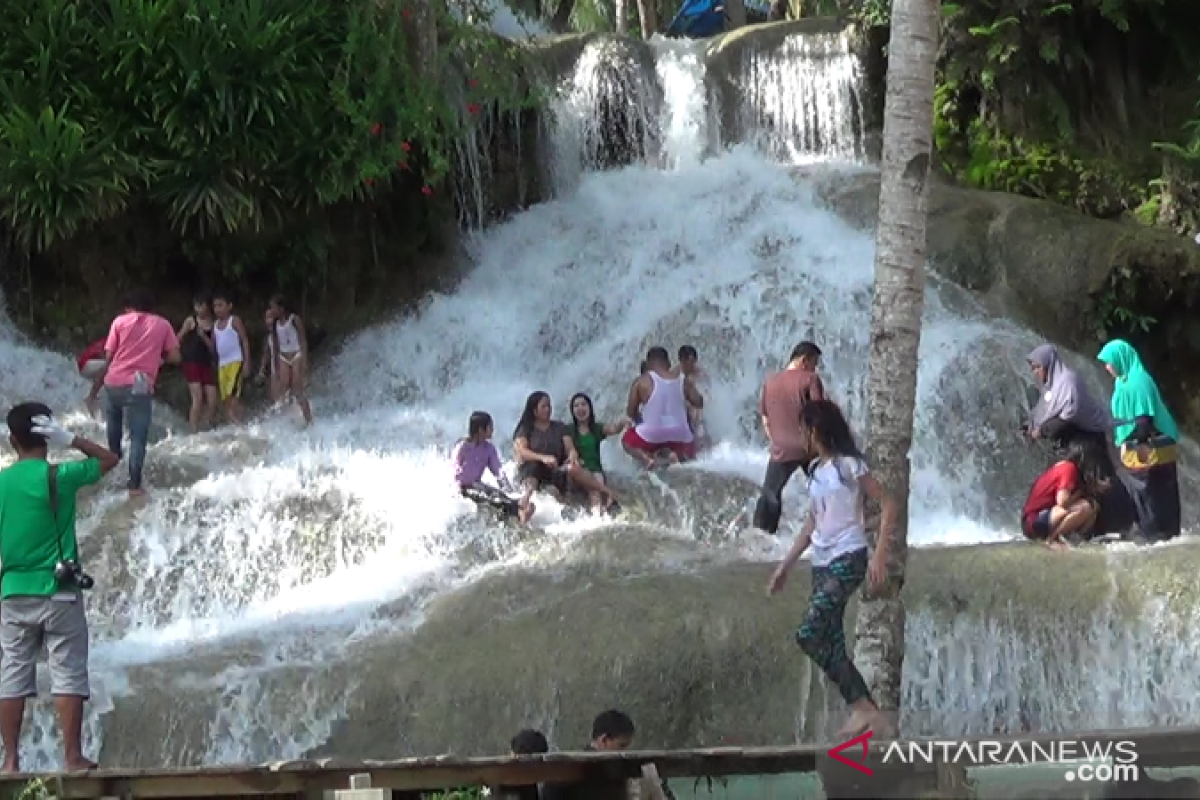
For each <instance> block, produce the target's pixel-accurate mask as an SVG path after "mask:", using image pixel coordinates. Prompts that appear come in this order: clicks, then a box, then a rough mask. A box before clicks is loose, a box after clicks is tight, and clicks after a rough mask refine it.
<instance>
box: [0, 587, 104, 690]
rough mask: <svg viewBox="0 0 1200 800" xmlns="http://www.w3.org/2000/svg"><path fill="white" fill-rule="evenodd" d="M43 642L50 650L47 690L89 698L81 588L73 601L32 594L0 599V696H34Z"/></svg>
mask: <svg viewBox="0 0 1200 800" xmlns="http://www.w3.org/2000/svg"><path fill="white" fill-rule="evenodd" d="M42 645H45V646H46V650H47V653H48V655H49V659H48V661H49V665H50V694H52V695H55V696H65V697H82V698H84V699H87V698H88V697H89V696H90V695H91V687H90V686H89V685H88V626H87V616H86V614H85V613H84V609H83V597H82V596H80V595H79V594H76V595H75V600H74V602H71V601H67V600H53V599H51V598H49V597H33V596H20V597H6V598H4V600H3V602H0V653H2V654H3V662H2V663H0V699H4V700H12V699H16V698H20V697H37V662H38V656H39V655H40V654H41V651H42Z"/></svg>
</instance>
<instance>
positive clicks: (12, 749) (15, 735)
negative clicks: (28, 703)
mask: <svg viewBox="0 0 1200 800" xmlns="http://www.w3.org/2000/svg"><path fill="white" fill-rule="evenodd" d="M24 719H25V698H24V697H11V698H8V699H5V700H0V742H3V744H4V765H3V767H0V771H3V772H20V771H21V723H22V722H23V721H24Z"/></svg>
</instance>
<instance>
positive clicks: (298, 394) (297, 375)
mask: <svg viewBox="0 0 1200 800" xmlns="http://www.w3.org/2000/svg"><path fill="white" fill-rule="evenodd" d="M307 380H308V370H307V365H305V363H304V359H303V358H301V359H297V361H296V364H295V366H293V367H292V396H293V397H295V398H296V402H297V403H298V404H299V405H300V413H302V414H303V415H304V424H305V425H312V421H313V417H312V407H311V406H310V405H309V404H308V392H307V391H306V390H305V387H306V384H307Z"/></svg>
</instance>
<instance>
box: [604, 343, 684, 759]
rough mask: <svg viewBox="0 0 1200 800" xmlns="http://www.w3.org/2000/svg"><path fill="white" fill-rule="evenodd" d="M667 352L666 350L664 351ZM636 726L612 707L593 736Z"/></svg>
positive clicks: (617, 734)
mask: <svg viewBox="0 0 1200 800" xmlns="http://www.w3.org/2000/svg"><path fill="white" fill-rule="evenodd" d="M663 352H664V353H665V352H666V351H665V350H664V351H663ZM633 734H634V727H633V720H632V719H630V718H629V715H628V714H626V713H625V712H623V711H617V710H616V709H615V708H610V709H609V710H608V711H601V712H600V713H599V714H597V715H596V718H595V719H594V720H592V738H593V739H599V738H600V737H601V736H603V737H605V738H606V739H619V738H621V737H622V736H633Z"/></svg>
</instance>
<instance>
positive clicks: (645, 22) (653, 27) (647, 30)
mask: <svg viewBox="0 0 1200 800" xmlns="http://www.w3.org/2000/svg"><path fill="white" fill-rule="evenodd" d="M637 6H638V19H639V20H641V23H642V38H643V39H649V38H650V37H651V36H653V35H654V34H655V32H656V31H657V30H658V14H657V12H658V7H657V6H656V5H655V4H654V0H637Z"/></svg>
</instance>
